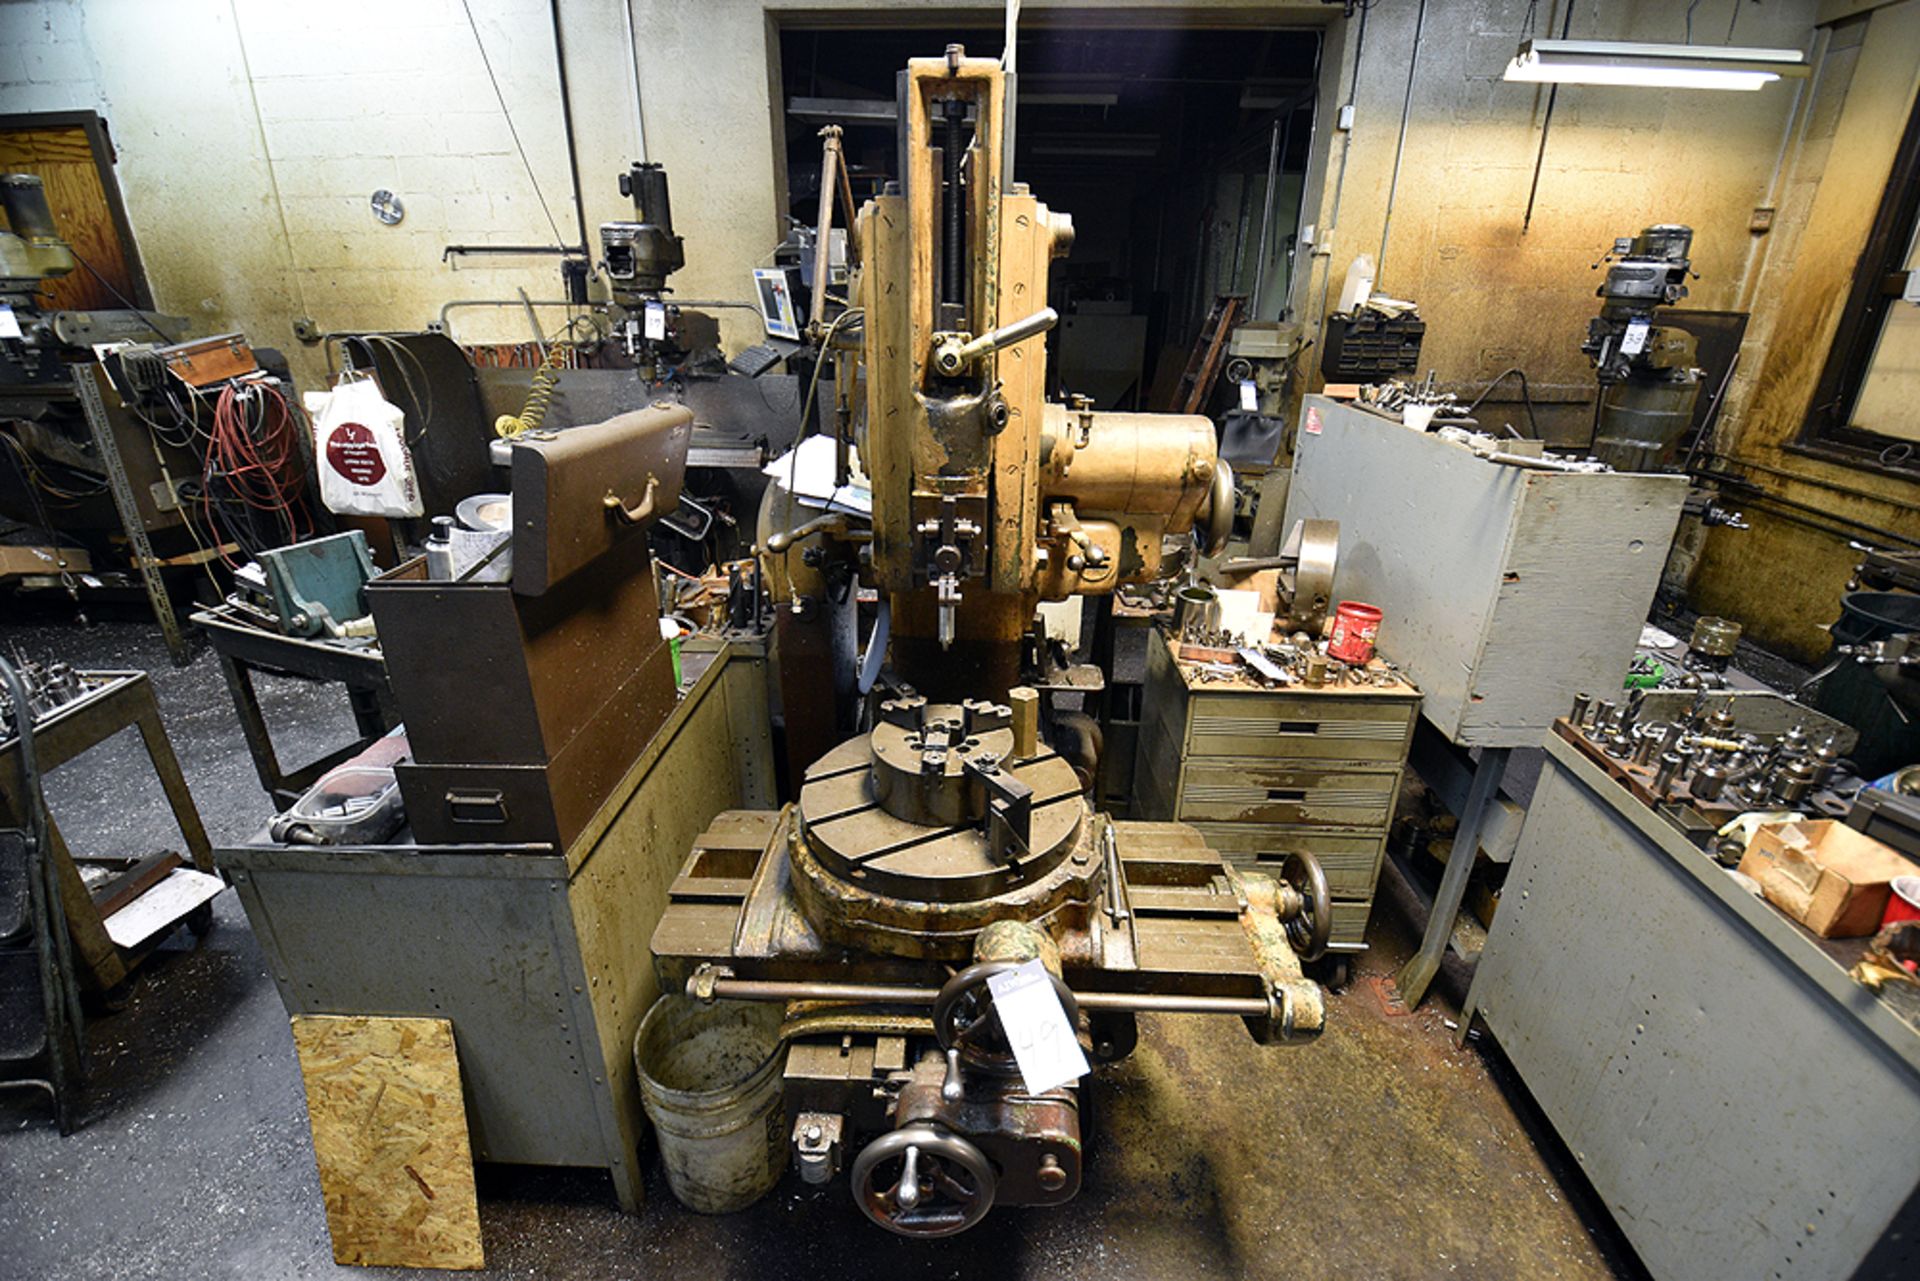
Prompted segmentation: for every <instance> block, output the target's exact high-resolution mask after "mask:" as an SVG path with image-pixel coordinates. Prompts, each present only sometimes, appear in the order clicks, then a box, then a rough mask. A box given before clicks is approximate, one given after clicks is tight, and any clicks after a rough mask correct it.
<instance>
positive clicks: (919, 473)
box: [653, 46, 1331, 1236]
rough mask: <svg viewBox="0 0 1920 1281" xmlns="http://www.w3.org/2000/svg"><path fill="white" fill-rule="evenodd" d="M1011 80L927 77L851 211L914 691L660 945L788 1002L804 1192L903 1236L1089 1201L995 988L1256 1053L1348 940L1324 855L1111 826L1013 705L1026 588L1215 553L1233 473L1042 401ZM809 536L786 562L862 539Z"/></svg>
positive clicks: (1127, 1046)
mask: <svg viewBox="0 0 1920 1281" xmlns="http://www.w3.org/2000/svg"><path fill="white" fill-rule="evenodd" d="M1006 93H1007V84H1006V79H1005V77H1004V75H1003V74H1002V72H1001V70H1000V68H999V65H998V63H997V62H995V61H992V60H987V59H969V58H966V57H965V56H964V53H963V52H962V51H961V50H960V49H959V48H958V46H954V47H952V48H950V49H949V50H948V54H947V56H946V57H945V58H939V59H916V60H914V61H913V62H911V63H910V64H909V66H908V69H907V71H906V73H905V76H904V78H903V81H902V99H903V102H902V110H903V126H902V127H903V139H902V150H903V154H902V172H903V174H904V181H903V184H902V187H901V189H900V190H898V191H895V190H893V189H891V188H890V189H889V190H888V192H887V193H886V194H884V195H882V196H880V197H879V198H878V199H876V200H874V201H872V202H870V203H869V204H868V205H867V206H866V207H865V208H864V209H863V210H862V212H861V214H860V217H859V221H858V239H859V242H860V244H861V245H862V247H863V248H862V259H863V264H862V274H861V278H860V280H859V281H858V282H857V284H856V287H855V297H856V300H857V301H858V302H859V303H860V305H861V309H862V311H863V312H864V337H863V340H862V346H861V351H860V361H861V364H862V365H863V370H862V374H863V377H864V385H865V406H864V408H865V422H864V425H861V424H858V423H856V424H855V435H856V437H857V440H858V443H859V445H860V451H861V455H862V458H863V460H864V461H865V463H866V466H867V469H868V472H869V474H870V476H871V478H872V482H873V530H872V543H871V550H870V555H869V557H868V558H867V560H866V561H865V562H864V563H863V564H861V566H860V572H861V573H862V575H863V577H866V578H867V579H868V580H869V581H872V582H873V583H874V584H875V585H876V586H877V587H879V588H880V590H882V591H884V592H885V593H887V598H888V600H889V601H890V602H891V610H892V617H893V642H892V656H893V668H894V671H895V675H896V677H897V678H898V681H899V682H903V683H902V684H898V685H897V686H896V692H895V693H894V694H893V696H891V697H889V698H886V699H885V700H884V701H881V702H879V703H878V705H877V708H876V710H875V714H874V715H873V717H872V724H871V727H870V729H869V732H867V733H865V734H863V735H860V736H857V737H855V738H852V739H849V740H848V741H846V742H844V743H841V744H840V745H839V746H838V747H836V748H833V749H832V750H831V751H829V752H827V753H826V754H825V755H824V756H822V757H821V758H820V759H819V760H817V761H816V762H814V763H813V765H812V766H811V767H810V768H808V769H807V770H806V772H805V777H804V780H803V782H802V783H801V786H800V792H799V799H798V801H797V802H796V803H795V804H793V805H790V806H788V807H787V808H786V809H784V810H781V811H779V812H735V813H730V814H726V815H722V816H721V817H720V818H719V819H718V820H716V822H715V823H714V825H713V827H712V828H711V829H709V831H708V832H707V833H706V834H705V835H703V836H702V837H701V839H700V840H699V842H697V843H696V846H695V848H694V850H693V852H692V854H691V856H690V857H689V858H688V860H687V862H686V863H685V864H684V866H683V867H682V869H681V872H680V874H679V876H678V877H677V879H676V880H675V881H674V883H673V885H672V886H671V888H670V891H669V902H668V906H667V909H666V911H665V913H664V914H663V916H662V917H661V920H660V924H659V926H658V928H657V930H656V932H655V934H654V936H653V951H654V954H655V957H656V964H657V966H658V968H659V970H660V973H661V978H662V984H663V987H665V988H667V989H668V990H673V989H675V988H680V989H684V990H686V991H687V992H688V993H689V994H690V995H692V996H694V997H696V998H699V999H703V1000H714V999H731V1000H760V1001H774V1002H785V1003H786V1004H787V1043H788V1045H789V1047H790V1048H789V1050H788V1052H787V1058H786V1063H785V1087H786V1111H787V1116H786V1122H787V1134H788V1136H789V1140H790V1143H791V1146H792V1151H793V1157H794V1160H795V1163H796V1165H797V1166H798V1168H799V1170H800V1172H801V1174H802V1176H803V1177H805V1178H806V1179H808V1180H809V1181H811V1182H816V1183H824V1182H827V1181H829V1180H831V1179H833V1178H834V1177H836V1175H837V1174H838V1172H839V1171H840V1169H841V1168H842V1166H843V1165H846V1166H849V1167H850V1168H849V1170H848V1177H849V1179H850V1182H851V1184H852V1192H853V1195H854V1198H855V1200H856V1202H857V1203H858V1204H859V1205H860V1207H861V1208H862V1209H863V1210H864V1211H865V1212H866V1214H867V1215H868V1216H869V1217H870V1218H872V1219H873V1220H874V1221H875V1222H877V1223H879V1224H881V1225H882V1226H884V1227H887V1228H889V1229H890V1230H892V1231H895V1232H899V1233H901V1234H903V1235H907V1236H944V1235H948V1234H950V1233H953V1232H958V1231H961V1230H963V1229H965V1228H967V1227H970V1226H972V1225H973V1224H974V1223H977V1222H978V1221H979V1220H980V1219H981V1217H982V1216H984V1215H985V1214H986V1213H987V1211H988V1209H989V1208H990V1207H991V1206H993V1205H995V1204H1018V1205H1046V1204H1056V1203H1059V1202H1062V1201H1065V1200H1067V1199H1069V1198H1070V1197H1072V1196H1073V1195H1074V1193H1075V1192H1076V1191H1078V1189H1079V1185H1080V1155H1081V1142H1082V1136H1081V1130H1080V1083H1079V1082H1078V1081H1071V1082H1069V1083H1068V1084H1065V1085H1052V1086H1050V1087H1048V1088H1042V1087H1040V1086H1038V1085H1033V1086H1032V1088H1030V1085H1031V1083H1030V1082H1029V1081H1028V1080H1027V1079H1026V1078H1025V1076H1024V1074H1023V1072H1022V1070H1021V1067H1020V1065H1019V1062H1018V1056H1017V1055H1016V1054H1015V1052H1014V1050H1013V1046H1012V1045H1011V1044H1010V1038H1009V1026H1008V1024H1006V1023H1004V1022H1003V1021H1002V1018H1001V1012H1000V1011H999V1010H997V1009H996V1005H995V998H994V993H993V991H992V984H991V983H990V980H992V979H994V978H995V977H996V976H998V975H1002V974H1005V973H1006V972H1008V971H1010V970H1013V969H1015V968H1016V967H1019V966H1022V965H1024V964H1026V963H1028V962H1033V961H1038V962H1039V963H1040V965H1041V966H1042V967H1043V968H1044V970H1045V973H1046V976H1047V979H1048V980H1049V981H1050V983H1051V986H1052V990H1053V993H1054V996H1055V997H1057V999H1058V1002H1059V1006H1060V1009H1061V1011H1062V1012H1063V1013H1064V1014H1065V1016H1066V1018H1067V1019H1068V1020H1069V1021H1070V1024H1071V1027H1072V1029H1073V1034H1074V1036H1075V1037H1076V1039H1077V1041H1078V1042H1079V1044H1080V1046H1081V1047H1082V1049H1083V1051H1084V1053H1085V1057H1086V1059H1087V1060H1088V1061H1089V1062H1090V1063H1092V1064H1093V1065H1095V1067H1096V1068H1097V1066H1098V1065H1099V1064H1102V1063H1106V1062H1111V1061H1114V1060H1116V1059H1119V1058H1122V1057H1124V1056H1125V1055H1126V1054H1127V1053H1128V1052H1130V1051H1131V1049H1132V1048H1133V1044H1134V1041H1135V1035H1136V1033H1135V1016H1136V1014H1138V1013H1139V1012H1141V1011H1164V1012H1187V1013H1200V1014H1212V1015H1225V1016H1234V1017H1239V1018H1241V1019H1243V1020H1245V1023H1246V1025H1247V1027H1248V1028H1249V1030H1250V1031H1252V1033H1253V1035H1254V1036H1255V1038H1256V1039H1258V1040H1260V1041H1261V1042H1263V1043H1264V1042H1279V1041H1291V1040H1307V1039H1311V1038H1313V1037H1314V1036H1316V1035H1318V1033H1319V1031H1320V1029H1321V1026H1322V1023H1323V1020H1324V1005H1323V1001H1322V993H1321V991H1320V988H1319V987H1318V985H1316V984H1315V983H1313V982H1312V981H1310V980H1309V979H1307V978H1306V977H1304V975H1303V974H1302V972H1301V968H1300V962H1301V958H1302V957H1303V956H1304V957H1307V958H1309V959H1310V958H1311V957H1312V956H1313V955H1315V954H1316V953H1317V952H1318V951H1319V950H1320V949H1323V948H1324V946H1325V943H1326V939H1327V934H1328V931H1329V929H1330V928H1331V916H1330V903H1329V900H1328V895H1327V887H1326V881H1325V878H1324V876H1323V875H1321V873H1320V870H1319V868H1318V865H1317V864H1316V863H1315V862H1314V860H1313V859H1312V858H1311V857H1310V856H1309V855H1307V854H1305V853H1304V852H1303V853H1301V854H1299V855H1298V856H1296V857H1294V858H1292V859H1290V860H1289V861H1288V862H1287V863H1286V864H1285V874H1284V876H1283V878H1282V879H1281V880H1279V881H1275V880H1273V879H1270V878H1268V877H1265V876H1261V875H1257V874H1251V873H1244V872H1239V871H1236V870H1234V869H1232V868H1230V867H1229V866H1227V865H1226V863H1225V862H1223V860H1222V859H1221V858H1220V856H1219V855H1218V854H1216V853H1215V852H1214V851H1213V850H1212V849H1210V848H1209V847H1208V846H1207V844H1206V842H1205V840H1204V839H1203V838H1202V837H1201V835H1200V833H1199V832H1198V831H1196V830H1195V829H1193V828H1191V827H1189V826H1187V825H1185V824H1181V823H1118V822H1115V821H1113V820H1112V819H1110V818H1109V817H1108V816H1106V815H1104V814H1100V813H1097V812H1095V811H1094V809H1093V808H1092V806H1091V805H1089V804H1088V802H1087V799H1086V797H1085V796H1084V795H1083V792H1082V785H1081V782H1080V779H1079V778H1078V777H1077V776H1076V774H1075V771H1074V769H1073V767H1072V766H1071V765H1070V764H1069V763H1068V762H1067V761H1066V760H1065V759H1063V758H1062V757H1061V756H1060V755H1059V754H1058V753H1057V752H1055V751H1054V750H1052V749H1051V748H1050V747H1049V746H1048V745H1047V743H1046V742H1045V741H1044V739H1043V738H1042V736H1041V734H1040V732H1039V725H1038V721H1039V717H1038V711H1039V708H1038V699H1037V696H1036V695H1035V693H1034V691H1032V690H1030V689H1025V688H1012V689H1010V688H1009V687H1010V686H1011V685H1012V684H1013V681H1014V680H1015V678H1016V677H1017V675H1018V654H1019V649H1020V636H1021V633H1022V631H1023V630H1024V629H1025V628H1026V626H1027V624H1028V621H1029V620H1030V618H1031V616H1032V614H1033V608H1034V604H1035V602H1036V601H1038V600H1040V599H1043V598H1052V599H1060V598H1064V597H1066V596H1069V595H1072V594H1074V593H1105V592H1110V591H1112V590H1113V589H1114V588H1115V587H1117V586H1119V585H1121V584H1124V583H1129V582H1136V581H1140V580H1142V579H1146V578H1150V577H1153V576H1155V575H1156V574H1158V572H1159V570H1160V558H1161V544H1162V540H1163V539H1164V538H1165V537H1167V536H1169V535H1172V536H1180V535H1184V534H1188V533H1190V532H1200V533H1201V534H1203V535H1205V534H1206V533H1207V532H1208V531H1211V532H1212V533H1213V534H1214V535H1215V536H1216V537H1218V536H1223V534H1222V531H1220V530H1219V528H1218V527H1219V525H1220V524H1221V523H1223V522H1225V521H1226V520H1228V519H1230V517H1231V509H1232V501H1231V499H1232V482H1231V477H1230V475H1228V474H1227V472H1226V469H1225V467H1224V465H1223V464H1221V463H1219V461H1218V460H1217V458H1216V455H1215V446H1214V435H1213V430H1212V426H1211V424H1210V423H1209V422H1208V421H1207V420H1206V419H1205V418H1181V417H1172V416H1165V415H1148V414H1104V413H1093V412H1091V411H1089V410H1087V409H1085V408H1084V407H1081V406H1073V407H1063V406H1059V405H1051V404H1048V403H1047V401H1046V398H1045V377H1046V356H1045V348H1044V345H1043V344H1041V343H1037V342H1031V341H1029V340H1030V339H1032V338H1034V337H1035V336H1037V335H1038V334H1040V333H1041V332H1042V331H1043V330H1044V329H1046V328H1047V327H1048V326H1049V325H1050V324H1051V323H1052V322H1053V318H1054V316H1053V312H1052V311H1051V310H1049V309H1047V308H1046V306H1045V297H1046V281H1047V270H1048V264H1049V263H1050V261H1051V260H1052V259H1053V258H1054V257H1056V256H1058V255H1059V254H1061V253H1063V252H1064V251H1065V249H1066V246H1067V244H1068V241H1069V239H1070V234H1071V233H1070V231H1069V225H1070V224H1069V223H1068V221H1067V219H1066V218H1065V217H1064V216H1062V215H1059V214H1055V213H1052V212H1050V211H1049V210H1048V209H1047V208H1046V207H1045V206H1044V205H1042V204H1040V203H1039V202H1038V201H1037V200H1035V199H1034V198H1033V197H1032V196H1031V195H1029V194H1028V193H1027V192H1026V190H1025V188H1024V187H1021V186H1018V185H1016V184H1013V183H1012V182H1010V181H1009V179H1008V176H1007V169H1008V154H1007V151H1006V150H1005V148H1006V146H1007V138H1006V132H1007V130H1006V118H1005V105H1006ZM800 533H801V531H795V532H794V534H793V535H791V536H787V537H785V538H784V540H782V541H781V542H780V543H778V544H776V543H774V541H773V540H767V544H768V545H769V546H774V547H776V549H778V550H783V551H786V550H789V549H792V548H795V547H796V546H798V545H800V544H802V543H804V542H806V541H808V539H815V540H817V539H820V538H834V537H838V536H841V535H843V534H844V533H845V529H844V524H842V525H838V526H831V525H829V526H823V527H822V528H821V529H820V530H818V531H816V532H815V533H813V534H810V535H808V536H807V539H803V538H801V537H800ZM814 545H816V546H817V545H819V544H818V543H817V542H815V543H814ZM849 551H850V548H848V547H845V546H843V547H840V548H837V549H826V554H828V555H847V554H849ZM796 559H797V558H796ZM1031 968H1032V967H1031V966H1028V970H1029V972H1031ZM1010 1017H1011V1016H1010ZM1015 1022H1016V1024H1017V1020H1015ZM1014 1030H1015V1032H1016V1033H1017V1032H1018V1031H1019V1029H1018V1027H1017V1026H1016V1027H1015V1029H1014Z"/></svg>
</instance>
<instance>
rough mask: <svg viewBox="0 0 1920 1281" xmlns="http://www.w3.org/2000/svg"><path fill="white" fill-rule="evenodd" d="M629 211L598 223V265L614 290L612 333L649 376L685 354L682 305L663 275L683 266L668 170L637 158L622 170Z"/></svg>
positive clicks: (684, 259) (652, 377)
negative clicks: (671, 300)
mask: <svg viewBox="0 0 1920 1281" xmlns="http://www.w3.org/2000/svg"><path fill="white" fill-rule="evenodd" d="M620 194H621V195H623V196H627V197H630V198H631V199H632V201H633V217H632V218H631V219H628V220H624V221H621V222H603V223H601V224H600V258H601V267H602V269H603V270H604V271H605V272H606V276H607V285H608V287H609V289H610V291H611V292H612V294H613V309H612V310H613V333H614V335H615V336H616V337H617V338H618V339H619V340H620V345H621V346H622V348H624V349H625V351H626V354H627V356H628V358H629V359H631V360H632V361H633V362H634V366H635V368H637V369H638V370H639V371H640V375H641V377H642V378H643V379H645V380H646V381H647V382H656V381H658V380H659V377H660V369H661V366H663V365H674V364H678V363H680V361H682V360H684V359H685V358H686V355H687V347H686V345H685V342H684V341H683V334H682V333H681V329H682V320H681V316H680V310H679V308H677V307H674V306H672V305H671V304H670V303H669V302H668V300H667V294H668V289H667V277H669V276H671V275H672V274H673V273H674V272H676V271H678V270H680V268H682V267H684V266H686V263H687V250H686V242H685V241H684V240H682V238H681V237H679V236H677V235H675V234H674V231H673V202H672V199H671V197H670V195H669V193H668V190H667V171H666V170H665V169H664V168H662V167H661V166H660V165H658V164H650V163H641V162H636V163H635V164H634V165H633V167H632V168H630V169H629V170H627V172H626V173H623V174H621V175H620Z"/></svg>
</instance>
